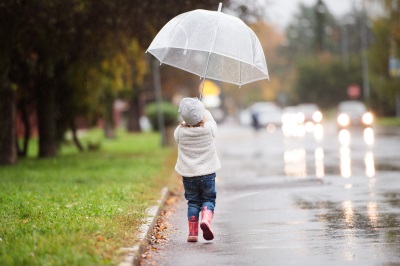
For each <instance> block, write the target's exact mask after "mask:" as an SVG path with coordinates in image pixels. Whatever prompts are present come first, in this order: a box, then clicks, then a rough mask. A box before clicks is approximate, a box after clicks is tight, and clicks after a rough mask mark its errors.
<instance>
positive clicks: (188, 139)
mask: <svg viewBox="0 0 400 266" xmlns="http://www.w3.org/2000/svg"><path fill="white" fill-rule="evenodd" d="M178 112H179V113H180V114H181V116H182V118H183V120H184V122H182V123H181V124H180V125H179V126H178V127H177V128H176V129H175V132H174V137H175V140H176V142H177V143H178V160H177V162H176V166H175V170H176V171H177V172H178V173H179V174H180V175H182V180H183V186H184V188H185V198H186V200H187V201H188V212H187V216H188V220H189V236H188V239H187V241H188V242H197V241H198V226H199V212H200V211H201V222H200V228H201V229H202V230H203V237H204V239H205V240H212V239H213V238H214V233H213V231H212V228H211V219H212V218H213V215H214V207H215V199H216V197H217V192H216V191H215V171H217V170H218V169H220V168H221V164H220V161H219V158H218V155H217V150H216V148H215V143H214V138H215V134H216V133H217V123H216V122H215V121H214V119H213V117H212V115H211V113H210V112H209V111H208V110H206V109H205V107H204V105H203V103H202V102H201V101H199V100H198V99H197V98H183V99H182V101H181V103H180V105H179V110H178Z"/></svg>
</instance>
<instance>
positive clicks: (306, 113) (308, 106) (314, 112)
mask: <svg viewBox="0 0 400 266" xmlns="http://www.w3.org/2000/svg"><path fill="white" fill-rule="evenodd" d="M297 108H298V110H299V112H300V113H301V114H302V116H303V117H304V121H303V123H307V122H311V123H313V124H320V123H322V118H323V117H322V113H321V110H320V109H319V107H318V105H316V104H314V103H303V104H299V105H298V106H297Z"/></svg>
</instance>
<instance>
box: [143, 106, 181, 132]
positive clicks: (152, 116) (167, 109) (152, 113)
mask: <svg viewBox="0 0 400 266" xmlns="http://www.w3.org/2000/svg"><path fill="white" fill-rule="evenodd" d="M161 109H162V112H163V114H164V126H165V127H168V126H172V125H174V124H176V122H177V119H178V108H177V107H176V106H175V105H173V104H171V103H169V102H162V104H161ZM146 115H147V117H148V118H149V121H150V123H151V126H152V127H153V128H154V129H155V130H158V120H157V103H156V102H154V103H150V104H148V105H147V106H146Z"/></svg>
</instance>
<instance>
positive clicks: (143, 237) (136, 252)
mask: <svg viewBox="0 0 400 266" xmlns="http://www.w3.org/2000/svg"><path fill="white" fill-rule="evenodd" d="M169 194H170V191H169V189H168V188H167V187H164V188H163V189H162V190H161V197H160V199H158V200H157V204H156V205H154V206H151V207H150V208H149V209H148V210H147V218H146V220H145V222H144V223H143V224H142V225H141V226H140V228H139V234H138V239H139V241H138V243H137V244H136V245H134V246H132V247H125V248H121V250H122V251H127V254H126V255H125V257H124V259H123V261H121V262H120V264H119V266H136V265H139V261H140V258H141V256H142V254H143V253H144V252H146V248H147V246H148V245H149V242H150V237H151V235H152V232H153V228H154V226H155V225H156V223H157V219H158V217H159V216H160V212H161V210H162V209H163V206H164V204H165V201H166V200H167V198H168V196H169Z"/></svg>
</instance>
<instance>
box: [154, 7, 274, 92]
mask: <svg viewBox="0 0 400 266" xmlns="http://www.w3.org/2000/svg"><path fill="white" fill-rule="evenodd" d="M147 52H149V53H151V54H153V55H154V56H155V57H156V58H157V59H158V60H159V61H160V62H161V63H164V64H168V65H171V66H174V67H177V68H180V69H183V70H185V71H188V72H191V73H193V74H196V75H198V76H200V78H204V79H205V78H209V79H213V80H220V81H225V82H228V83H233V84H237V85H239V86H241V85H244V84H247V83H250V82H253V81H257V80H261V79H269V76H268V69H267V63H266V61H265V56H264V52H263V50H262V47H261V44H260V41H259V40H258V38H257V36H256V35H255V33H254V32H253V31H252V30H251V29H250V28H249V27H248V26H247V25H246V24H245V23H244V22H243V21H242V20H240V19H239V18H236V17H234V16H231V15H227V14H224V13H222V12H221V4H220V6H219V9H218V12H217V11H207V10H202V9H197V10H193V11H190V12H186V13H183V14H181V15H178V16H176V17H175V18H173V19H172V20H170V21H169V22H168V23H167V24H166V25H165V26H164V27H163V28H162V29H161V30H160V32H159V33H158V34H157V36H156V37H155V38H154V40H153V41H152V43H151V44H150V46H149V48H148V49H147Z"/></svg>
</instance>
